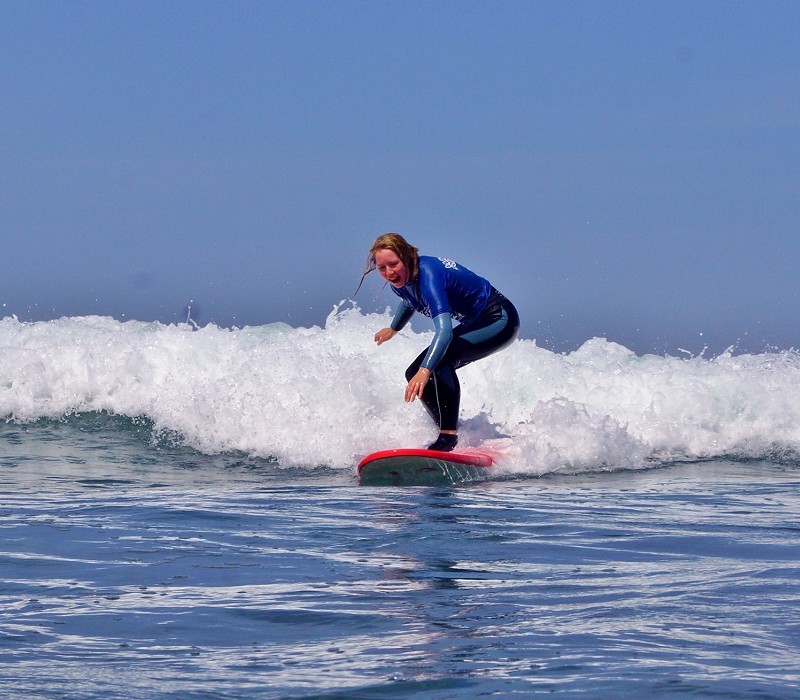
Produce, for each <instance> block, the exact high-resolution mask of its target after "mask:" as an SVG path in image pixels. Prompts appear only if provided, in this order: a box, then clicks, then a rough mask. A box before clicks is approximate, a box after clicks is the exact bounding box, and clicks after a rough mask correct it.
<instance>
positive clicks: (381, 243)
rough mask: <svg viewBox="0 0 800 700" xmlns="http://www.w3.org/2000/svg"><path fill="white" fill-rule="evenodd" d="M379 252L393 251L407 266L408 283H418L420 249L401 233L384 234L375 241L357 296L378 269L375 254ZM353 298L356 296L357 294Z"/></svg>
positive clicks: (370, 250) (368, 256)
mask: <svg viewBox="0 0 800 700" xmlns="http://www.w3.org/2000/svg"><path fill="white" fill-rule="evenodd" d="M379 250H391V251H392V252H393V253H394V254H395V255H396V256H397V257H398V258H400V260H401V261H402V262H403V265H405V266H406V269H407V270H408V281H409V282H416V280H417V276H418V275H419V249H418V248H417V247H416V246H413V245H411V244H410V243H409V242H408V241H407V240H406V239H405V238H403V237H402V236H401V235H400V234H399V233H384V234H383V235H382V236H378V237H377V238H376V239H375V242H374V243H373V244H372V247H371V248H370V249H369V254H368V255H367V262H366V263H365V265H364V274H363V275H361V281H360V282H359V283H358V287H357V288H356V292H355V293H356V294H358V290H359V289H361V285H362V284H364V278H365V277H366V276H367V275H368V274H369V273H370V272H372V271H373V270H375V269H376V267H377V265H376V264H375V253H377V252H378V251H379ZM353 296H355V294H354V295H353Z"/></svg>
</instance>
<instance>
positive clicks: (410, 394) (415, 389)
mask: <svg viewBox="0 0 800 700" xmlns="http://www.w3.org/2000/svg"><path fill="white" fill-rule="evenodd" d="M430 378H431V371H430V370H429V369H426V368H425V367H420V368H419V370H417V373H416V374H415V375H414V376H413V377H411V381H410V382H409V383H408V386H406V401H407V402H410V401H416V400H417V399H420V398H422V392H423V391H424V389H425V385H426V384H427V383H428V380H429V379H430Z"/></svg>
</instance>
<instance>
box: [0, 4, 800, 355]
mask: <svg viewBox="0 0 800 700" xmlns="http://www.w3.org/2000/svg"><path fill="white" fill-rule="evenodd" d="M798 36H800V2H796V1H795V0H753V1H748V2H742V1H739V0H725V1H724V2H723V1H719V2H718V1H715V0H706V1H703V0H691V1H683V0H672V1H669V2H663V1H659V0H653V1H648V2H640V1H638V0H637V1H626V0H613V1H612V0H591V1H587V0H558V1H556V0H554V1H552V2H548V1H545V0H538V1H536V0H530V1H527V2H516V1H514V0H508V1H491V2H490V1H488V0H487V1H483V2H475V1H473V0H457V1H454V2H451V1H449V0H439V1H436V0H429V1H426V2H420V1H419V0H402V1H400V0H398V1H387V0H371V1H362V0H339V1H336V2H334V1H332V0H313V1H309V0H291V1H282V0H274V1H272V2H270V1H267V0H262V1H259V2H249V1H235V0H231V1H228V2H223V1H218V2H208V1H206V0H189V1H182V0H181V1H178V0H160V1H158V2H155V1H151V0H135V1H121V0H116V1H115V0H102V1H93V0H83V1H81V0H75V1H64V0H57V1H50V0H0V95H2V99H0V241H2V246H3V250H4V251H5V254H4V255H3V256H2V259H1V262H0V316H11V315H15V316H17V317H18V318H19V319H20V320H25V321H37V320H49V319H54V318H59V317H62V316H83V315H94V314H97V315H104V316H113V317H115V318H117V319H120V320H133V319H135V320H142V321H150V320H158V321H162V322H164V323H174V322H178V321H184V320H185V319H186V316H187V307H189V306H191V309H192V310H191V315H192V318H193V320H195V321H196V322H198V323H199V324H201V325H204V324H206V323H215V324H217V325H220V326H223V327H228V326H237V327H240V326H244V325H260V324H264V323H272V322H275V321H282V322H286V323H289V324H291V325H293V326H311V325H322V324H324V322H325V318H326V317H327V316H328V314H329V313H330V312H331V310H332V308H333V306H334V305H335V304H338V303H339V302H340V301H341V300H343V299H348V298H352V296H353V293H354V291H355V288H356V286H357V284H358V281H359V279H360V277H361V272H362V270H363V266H364V261H365V257H366V253H367V250H368V249H369V246H370V244H371V243H372V241H373V240H374V239H375V237H376V236H378V235H380V234H382V233H386V232H388V231H397V232H399V233H401V234H403V235H404V236H405V237H406V238H407V239H408V240H409V241H410V242H412V243H413V244H415V245H417V246H418V247H419V248H420V250H421V252H422V253H423V254H430V255H436V256H446V257H449V258H453V259H455V260H457V261H459V262H461V263H462V264H463V265H465V266H467V267H468V268H470V269H472V270H474V271H475V272H477V273H479V274H481V275H483V276H485V277H487V278H488V279H489V280H490V281H491V282H492V283H493V284H494V286H495V287H497V288H498V289H500V290H501V291H502V292H503V293H504V294H506V296H508V297H509V298H510V299H511V300H512V301H513V302H514V303H515V304H516V306H517V307H518V309H519V311H520V316H521V319H522V330H521V335H522V337H524V338H529V339H535V340H536V341H537V344H538V345H540V346H542V347H546V348H549V349H552V350H554V351H557V352H569V351H571V350H574V349H576V348H577V347H579V346H580V345H581V344H582V343H583V342H585V341H586V340H588V339H590V338H593V337H604V338H607V339H608V340H611V341H614V342H618V343H621V344H622V345H625V346H626V347H628V348H630V349H632V350H634V351H636V352H637V353H640V354H643V353H651V352H653V353H656V354H664V353H669V354H679V353H682V352H687V353H691V354H699V353H701V352H705V353H706V354H707V355H708V354H712V355H713V354H718V353H720V352H723V351H724V350H725V349H726V348H728V347H731V346H733V348H734V350H735V351H736V352H761V351H763V350H765V349H771V348H792V347H800V328H799V327H798V304H799V303H800V294H799V293H798V284H800V274H798V263H800V236H799V235H798V221H800V41H798V39H797V38H798ZM355 299H356V301H357V303H358V304H359V306H360V307H361V308H362V310H364V311H365V312H372V311H383V310H384V309H386V308H387V306H394V305H395V297H394V295H393V294H392V293H391V290H390V289H388V288H386V287H385V286H384V285H383V283H382V280H380V279H379V278H378V276H377V273H375V274H373V275H372V276H371V277H369V278H368V280H367V282H366V283H365V285H364V287H362V289H361V290H360V291H359V293H358V295H357V296H356V297H355ZM415 327H419V328H420V329H423V328H429V327H430V324H429V323H428V324H427V325H426V324H425V322H424V320H422V323H421V325H419V326H416V325H415ZM376 330H377V329H376Z"/></svg>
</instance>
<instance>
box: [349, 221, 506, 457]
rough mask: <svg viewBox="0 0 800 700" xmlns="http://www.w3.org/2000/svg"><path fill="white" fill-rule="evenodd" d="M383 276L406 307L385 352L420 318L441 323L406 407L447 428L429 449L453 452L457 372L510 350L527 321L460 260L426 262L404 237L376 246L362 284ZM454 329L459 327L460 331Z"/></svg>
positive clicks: (414, 371)
mask: <svg viewBox="0 0 800 700" xmlns="http://www.w3.org/2000/svg"><path fill="white" fill-rule="evenodd" d="M376 269H377V270H378V272H379V273H380V275H381V277H383V279H385V280H386V281H387V282H388V283H389V284H391V285H392V291H393V292H394V293H395V294H397V296H399V297H400V300H401V301H400V305H399V306H398V307H397V312H396V313H395V315H394V319H393V320H392V323H391V326H389V328H383V329H381V330H379V331H378V332H377V333H376V334H375V342H376V343H377V344H378V345H382V344H383V343H385V342H386V341H387V340H391V339H392V338H394V336H395V335H397V333H398V331H400V330H401V329H402V328H403V326H405V325H406V324H407V323H408V321H409V320H410V319H411V317H412V316H413V315H414V312H415V311H419V312H420V313H422V314H425V315H426V316H428V317H430V318H431V319H433V326H434V330H435V334H434V337H433V342H432V343H431V344H430V346H429V347H428V348H427V349H426V350H425V351H424V352H422V353H421V354H420V355H419V357H417V359H416V360H414V362H412V363H411V365H409V367H408V369H407V370H406V380H407V381H408V385H407V386H406V391H405V399H406V401H415V400H416V399H420V400H421V401H422V403H423V404H424V406H425V408H426V409H427V410H428V413H429V414H430V416H431V418H433V420H434V422H435V423H436V424H437V425H438V426H439V437H438V438H437V439H436V441H435V442H434V443H433V444H431V445H430V446H429V447H428V449H430V450H442V451H445V452H449V451H450V450H452V449H453V448H454V447H455V446H456V444H457V443H458V409H459V404H460V401H461V387H460V386H459V383H458V377H457V376H456V370H457V369H458V368H459V367H463V366H464V365H466V364H469V363H470V362H474V361H475V360H480V359H481V358H483V357H486V356H487V355H491V354H492V353H494V352H497V351H498V350H502V349H503V348H504V347H506V346H507V345H509V344H510V343H511V342H512V341H513V340H514V338H516V336H517V332H518V330H519V315H518V314H517V310H516V309H515V308H514V305H513V304H512V303H511V302H510V301H509V300H508V299H506V298H505V297H504V296H503V295H502V294H500V292H498V291H497V290H496V289H495V288H494V287H492V285H491V284H490V283H489V282H488V281H487V280H485V279H484V278H483V277H479V276H478V275H476V274H475V273H474V272H470V271H469V270H468V269H467V268H465V267H462V266H461V265H458V264H457V263H455V262H453V261H452V260H448V259H446V258H433V257H429V256H426V255H422V256H421V255H419V252H418V250H417V248H416V247H415V246H413V245H410V244H409V243H408V242H406V240H405V239H404V238H403V237H402V236H401V235H400V234H397V233H387V234H385V235H383V236H378V238H377V239H375V243H373V244H372V248H370V251H369V256H368V257H367V264H366V267H365V269H364V274H363V275H362V276H361V281H362V283H363V281H364V277H366V276H367V275H368V274H369V273H370V272H372V271H373V270H376ZM360 286H361V285H360V284H359V287H360ZM453 321H458V322H459V325H457V326H456V327H455V328H454V327H453Z"/></svg>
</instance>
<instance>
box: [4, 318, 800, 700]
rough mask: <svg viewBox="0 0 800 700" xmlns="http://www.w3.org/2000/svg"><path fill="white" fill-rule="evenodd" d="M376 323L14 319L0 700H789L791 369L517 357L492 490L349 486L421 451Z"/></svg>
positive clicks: (488, 374)
mask: <svg viewBox="0 0 800 700" xmlns="http://www.w3.org/2000/svg"><path fill="white" fill-rule="evenodd" d="M387 322H388V316H387V315H385V314H384V315H380V314H363V313H362V312H361V311H360V310H359V309H358V308H357V307H353V306H348V305H342V306H340V307H338V308H336V309H335V310H334V312H333V313H332V314H331V315H330V317H329V318H328V320H327V322H326V324H325V326H324V327H322V328H317V327H315V328H292V327H290V326H287V325H284V324H271V325H268V326H261V327H245V328H230V329H225V328H219V327H216V326H206V327H203V328H196V327H194V326H192V325H189V324H179V325H163V324H159V323H143V322H137V321H128V322H125V323H122V322H119V321H116V320H114V319H110V318H99V317H82V318H63V319H58V320H54V321H48V322H38V323H25V322H21V321H19V320H17V319H16V318H13V317H10V318H6V319H3V320H2V321H0V416H2V417H3V418H4V420H3V421H2V422H0V496H1V498H0V536H1V537H2V540H0V692H2V696H3V697H8V698H176V699H177V698H296V697H297V698H299V697H331V698H333V697H336V698H383V697H393V698H394V697H418V698H462V697H478V696H480V697H483V696H492V695H494V696H498V697H505V696H528V695H531V694H534V693H543V694H544V693H546V694H562V695H565V696H584V697H632V696H644V697H681V696H692V697H742V698H749V697H764V698H784V697H787V698H788V697H796V696H797V695H798V694H800V564H799V563H798V558H799V557H800V522H798V520H799V518H798V513H800V496H799V495H798V494H800V456H799V453H798V450H800V355H798V353H796V352H795V351H789V350H786V351H773V352H765V353H762V354H751V355H743V354H737V353H736V352H735V351H734V350H731V351H728V352H726V353H723V354H722V355H719V356H715V357H703V356H700V357H697V356H690V355H688V354H686V355H685V356H681V357H670V356H656V355H644V356H639V355H636V354H634V353H633V352H631V351H629V350H627V349H626V348H624V347H622V346H620V345H617V344H615V343H613V342H610V341H607V340H604V339H592V340H589V341H588V342H587V343H585V344H584V345H583V346H582V347H581V348H580V349H579V350H577V351H575V352H571V353H565V354H556V353H552V352H550V351H548V350H546V349H544V348H542V347H539V346H538V345H537V344H536V342H535V341H534V340H519V341H516V342H515V343H514V344H513V345H512V346H511V347H509V348H507V349H506V350H504V351H503V352H502V353H499V354H497V355H495V356H493V357H490V358H487V359H486V360H483V361H481V362H479V363H476V364H474V365H471V366H468V367H465V368H463V369H462V370H461V371H460V376H461V380H462V387H463V401H462V411H461V418H462V425H463V429H462V444H465V445H467V446H476V445H480V446H481V447H482V448H483V449H488V450H490V451H492V453H493V454H494V455H495V458H496V460H497V464H498V468H497V471H496V474H495V477H494V478H493V479H491V480H489V481H483V482H480V483H475V484H467V485H457V486H448V487H437V488H429V487H405V488H389V487H360V486H359V485H358V481H357V477H356V468H355V465H356V464H357V461H358V459H359V458H360V456H362V455H363V454H365V453H367V452H370V451H373V450H376V449H382V448H388V447H400V446H408V445H424V444H426V442H427V441H428V440H430V439H431V438H432V437H433V435H434V433H435V431H434V430H433V429H432V427H431V425H430V424H429V422H428V419H427V418H426V416H425V415H424V412H423V410H422V408H421V407H420V406H419V404H411V405H408V404H405V403H404V402H403V401H402V394H403V383H404V382H403V370H404V368H405V366H406V365H407V364H408V363H409V362H410V361H411V359H413V357H415V356H416V354H417V353H418V352H419V351H420V350H421V349H423V348H424V347H425V345H426V343H428V342H429V341H430V338H431V335H430V334H429V333H418V332H414V331H413V330H411V329H409V330H406V331H404V332H403V333H401V334H400V335H398V336H397V337H396V338H394V339H393V340H392V342H391V343H387V344H385V345H383V346H381V347H377V346H375V345H374V343H373V342H372V335H373V334H374V332H375V330H377V329H378V328H380V327H382V326H384V325H386V324H387Z"/></svg>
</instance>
